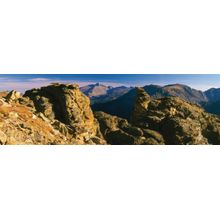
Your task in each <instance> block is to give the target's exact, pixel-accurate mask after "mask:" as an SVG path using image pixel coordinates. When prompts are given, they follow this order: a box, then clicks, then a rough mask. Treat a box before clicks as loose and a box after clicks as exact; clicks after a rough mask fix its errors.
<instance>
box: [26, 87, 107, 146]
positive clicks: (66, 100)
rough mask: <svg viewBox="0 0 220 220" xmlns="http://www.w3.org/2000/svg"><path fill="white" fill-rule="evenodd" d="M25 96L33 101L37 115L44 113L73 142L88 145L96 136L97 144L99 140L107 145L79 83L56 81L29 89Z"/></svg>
mask: <svg viewBox="0 0 220 220" xmlns="http://www.w3.org/2000/svg"><path fill="white" fill-rule="evenodd" d="M24 97H29V98H30V99H31V100H32V101H33V103H34V105H35V108H36V112H37V114H40V113H41V114H43V115H44V116H45V118H47V119H49V120H50V122H51V124H52V126H54V127H55V128H56V129H58V130H59V131H60V132H61V133H65V135H66V136H68V137H69V138H70V139H71V140H72V142H73V143H78V144H87V143H91V140H92V139H94V140H96V143H97V142H98V141H97V140H100V142H99V144H105V140H104V139H103V138H102V136H100V132H99V124H98V123H97V121H96V119H95V118H94V116H93V112H92V110H91V108H90V100H89V98H88V97H87V96H85V95H84V94H83V93H82V92H81V91H80V90H79V86H78V85H76V84H59V83H56V84H52V85H49V86H46V87H42V88H40V89H33V90H29V91H26V92H25V94H24ZM40 117H41V118H43V117H42V116H40ZM44 120H45V119H44ZM96 137H97V138H96Z"/></svg>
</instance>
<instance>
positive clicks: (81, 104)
mask: <svg viewBox="0 0 220 220" xmlns="http://www.w3.org/2000/svg"><path fill="white" fill-rule="evenodd" d="M135 100H136V101H135V104H134V106H133V108H132V113H131V115H130V118H129V120H126V119H123V118H120V117H117V116H113V115H110V114H107V113H104V112H94V113H93V112H92V110H91V108H90V100H89V98H88V97H87V96H85V95H84V94H83V93H82V92H81V91H80V89H79V87H78V85H75V84H58V83H57V84H51V85H49V86H46V87H42V88H40V89H32V90H29V91H26V92H25V94H24V95H21V94H20V93H18V92H16V91H11V92H10V93H2V95H0V144H9V145H10V144H11V145H14V144H24V145H26V144H34V145H35V144H43V145H44V144H48V145H49V144H50V145H60V144H68V145H71V144H73V145H84V144H89V145H93V144H101V145H104V144H126V145H129V144H144V145H163V144H177V145H179V144H220V118H219V117H218V116H215V115H212V114H209V113H206V112H205V111H204V110H203V109H202V108H201V107H199V106H198V105H196V104H192V103H189V102H186V101H183V100H182V99H180V98H177V97H166V98H159V99H151V98H150V96H149V95H148V94H147V93H146V92H145V91H144V89H142V88H136V97H135Z"/></svg>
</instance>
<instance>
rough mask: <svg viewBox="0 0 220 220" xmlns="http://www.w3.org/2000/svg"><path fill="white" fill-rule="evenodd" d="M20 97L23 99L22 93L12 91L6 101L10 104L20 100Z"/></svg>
mask: <svg viewBox="0 0 220 220" xmlns="http://www.w3.org/2000/svg"><path fill="white" fill-rule="evenodd" d="M20 97H21V93H20V92H17V91H15V90H12V91H11V92H9V93H8V94H7V96H6V97H5V99H6V100H7V101H8V102H12V101H16V100H18V99H19V98H20Z"/></svg>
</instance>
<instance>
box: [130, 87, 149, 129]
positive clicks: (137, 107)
mask: <svg viewBox="0 0 220 220" xmlns="http://www.w3.org/2000/svg"><path fill="white" fill-rule="evenodd" d="M136 94H137V95H136V100H135V104H134V107H133V112H132V115H131V119H130V121H131V123H132V124H134V125H140V124H141V123H142V122H143V117H144V115H145V113H146V110H147V108H148V105H149V103H150V101H151V98H150V96H149V95H148V94H147V93H146V92H145V91H144V89H143V88H136Z"/></svg>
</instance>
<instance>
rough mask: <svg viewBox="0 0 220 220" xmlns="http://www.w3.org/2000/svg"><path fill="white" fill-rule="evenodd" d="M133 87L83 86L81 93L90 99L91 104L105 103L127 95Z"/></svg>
mask: <svg viewBox="0 0 220 220" xmlns="http://www.w3.org/2000/svg"><path fill="white" fill-rule="evenodd" d="M130 89H131V87H126V86H119V87H112V86H105V85H102V84H100V83H96V84H91V85H87V86H83V87H81V88H80V91H81V92H83V93H84V94H85V95H86V96H88V97H89V98H90V101H91V104H95V103H103V102H108V101H111V100H114V99H116V98H118V97H120V96H122V95H124V94H125V93H127V92H128V91H129V90H130Z"/></svg>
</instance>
